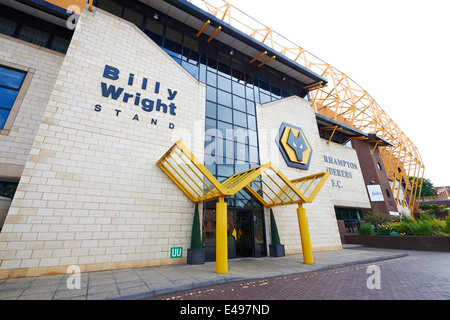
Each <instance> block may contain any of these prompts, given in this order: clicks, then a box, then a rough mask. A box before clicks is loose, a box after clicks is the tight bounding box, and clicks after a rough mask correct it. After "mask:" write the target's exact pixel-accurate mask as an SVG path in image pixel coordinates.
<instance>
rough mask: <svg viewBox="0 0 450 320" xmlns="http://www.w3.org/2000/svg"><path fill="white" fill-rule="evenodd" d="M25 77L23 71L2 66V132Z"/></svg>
mask: <svg viewBox="0 0 450 320" xmlns="http://www.w3.org/2000/svg"><path fill="white" fill-rule="evenodd" d="M25 75H26V73H25V72H23V71H17V70H14V69H10V68H5V67H1V66H0V130H1V129H3V127H4V126H5V123H6V120H7V119H8V116H9V114H10V112H11V109H12V107H13V105H14V102H15V101H16V98H17V95H18V94H19V90H20V87H21V86H22V83H23V80H24V79H25Z"/></svg>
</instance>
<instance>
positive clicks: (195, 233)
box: [191, 204, 202, 250]
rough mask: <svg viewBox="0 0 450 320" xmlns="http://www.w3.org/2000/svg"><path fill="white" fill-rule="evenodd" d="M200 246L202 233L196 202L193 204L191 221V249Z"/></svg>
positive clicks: (199, 247)
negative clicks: (192, 218)
mask: <svg viewBox="0 0 450 320" xmlns="http://www.w3.org/2000/svg"><path fill="white" fill-rule="evenodd" d="M201 248H202V235H201V231H200V217H199V213H198V204H195V211H194V221H193V223H192V234H191V249H193V250H194V249H201Z"/></svg>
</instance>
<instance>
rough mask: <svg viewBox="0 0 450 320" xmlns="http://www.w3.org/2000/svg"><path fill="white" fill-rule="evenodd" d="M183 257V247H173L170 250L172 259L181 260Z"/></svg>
mask: <svg viewBox="0 0 450 320" xmlns="http://www.w3.org/2000/svg"><path fill="white" fill-rule="evenodd" d="M182 256H183V247H173V248H170V257H171V258H181V257H182Z"/></svg>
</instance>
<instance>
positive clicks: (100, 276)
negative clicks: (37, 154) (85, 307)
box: [0, 246, 408, 300]
mask: <svg viewBox="0 0 450 320" xmlns="http://www.w3.org/2000/svg"><path fill="white" fill-rule="evenodd" d="M355 247H356V249H357V250H354V249H355ZM313 256H314V264H312V265H306V264H304V263H303V256H302V255H301V254H295V255H287V256H285V257H279V258H273V257H262V258H252V259H230V260H228V271H229V272H228V274H217V273H216V264H215V262H207V263H205V264H202V265H188V264H181V265H169V266H157V267H147V268H135V269H123V270H111V271H97V272H89V273H80V274H78V275H79V276H80V278H79V279H80V281H79V282H78V284H79V288H72V289H70V288H69V287H73V284H77V282H76V279H75V278H74V275H75V274H73V273H67V274H61V275H48V276H40V277H27V278H14V279H3V280H0V300H142V299H148V298H153V297H156V296H160V295H164V294H168V293H172V292H177V291H183V290H190V289H195V288H200V287H205V286H211V285H216V284H222V283H227V282H232V281H240V280H249V279H260V278H265V277H272V276H279V275H286V274H294V273H302V272H311V271H319V270H326V269H332V268H339V267H346V266H350V265H356V264H366V263H372V262H373V263H375V262H377V261H382V260H388V259H396V258H401V257H405V256H408V254H407V253H405V252H403V251H398V250H397V251H389V250H373V249H371V248H361V247H360V246H344V248H343V249H341V250H334V251H323V252H314V253H313ZM78 275H77V276H78ZM68 284H69V285H68ZM71 285H72V286H71Z"/></svg>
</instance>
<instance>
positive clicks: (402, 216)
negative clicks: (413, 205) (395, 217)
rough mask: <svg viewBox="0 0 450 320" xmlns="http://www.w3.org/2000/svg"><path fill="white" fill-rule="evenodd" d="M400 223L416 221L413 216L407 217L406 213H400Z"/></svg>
mask: <svg viewBox="0 0 450 320" xmlns="http://www.w3.org/2000/svg"><path fill="white" fill-rule="evenodd" d="M400 222H407V223H408V222H411V223H412V222H414V220H413V219H412V218H411V216H409V215H407V214H406V213H404V212H400Z"/></svg>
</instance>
